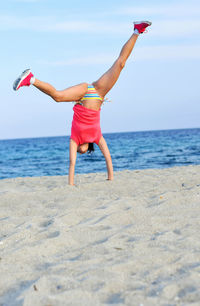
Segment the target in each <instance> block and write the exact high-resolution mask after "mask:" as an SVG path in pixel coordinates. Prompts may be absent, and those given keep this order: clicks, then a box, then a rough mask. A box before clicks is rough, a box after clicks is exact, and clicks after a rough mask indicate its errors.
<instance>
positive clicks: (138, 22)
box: [133, 21, 152, 26]
mask: <svg viewBox="0 0 200 306" xmlns="http://www.w3.org/2000/svg"><path fill="white" fill-rule="evenodd" d="M140 23H147V24H148V25H149V26H150V25H152V22H151V21H135V22H133V24H140Z"/></svg>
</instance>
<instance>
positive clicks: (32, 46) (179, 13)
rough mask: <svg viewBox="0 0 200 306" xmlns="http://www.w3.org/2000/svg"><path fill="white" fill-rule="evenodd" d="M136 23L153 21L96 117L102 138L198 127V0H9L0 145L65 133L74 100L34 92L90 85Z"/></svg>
mask: <svg viewBox="0 0 200 306" xmlns="http://www.w3.org/2000/svg"><path fill="white" fill-rule="evenodd" d="M134 20H151V21H152V22H153V25H152V27H151V28H150V29H149V32H148V33H147V34H144V35H141V37H139V40H138V42H137V45H136V47H135V49H134V51H133V53H132V55H131V57H130V58H129V60H128V62H127V65H126V67H125V68H124V70H123V72H122V74H121V76H120V78H119V80H118V82H117V84H116V85H115V87H114V88H113V89H112V90H111V91H110V93H109V95H108V98H109V99H111V100H112V102H111V103H105V105H104V106H103V107H102V112H101V126H102V132H103V133H106V132H120V131H140V130H155V129H174V128H175V129H176V128H191V127H200V124H199V122H200V121H199V117H200V99H199V98H200V93H199V70H200V2H199V0H198V1H196V0H191V1H184V0H182V1H178V0H177V1H176V0H174V1H170V0H167V1H155V0H153V1H149V0H144V1H134V0H132V1H129V0H127V1H126V0H125V1H121V0H120V1H119V0H111V1H105V0H101V1H96V2H94V1H89V0H85V1H80V0H74V1H66V0H60V1H59V0H58V1H55V0H7V1H4V2H3V3H2V1H1V4H0V35H1V83H0V90H1V111H0V139H7V138H23V137H40V136H59V135H70V129H71V120H72V115H73V112H72V107H73V104H72V103H60V104H58V103H55V102H54V101H53V100H52V99H51V98H49V97H48V96H45V95H44V94H42V93H41V92H39V91H37V90H36V89H35V88H34V87H29V88H22V89H20V90H19V91H18V92H14V91H13V90H12V84H13V81H14V80H15V78H16V77H17V76H18V75H19V74H20V73H21V72H22V71H23V70H24V69H26V68H31V69H32V71H33V73H34V74H35V76H36V77H37V78H39V79H42V80H44V81H47V82H50V83H52V85H54V86H55V87H56V88H58V89H64V88H66V87H68V86H71V85H75V84H77V83H81V82H92V81H94V80H96V79H97V78H98V77H99V76H100V75H101V74H103V73H104V72H105V71H106V70H107V69H108V68H109V67H110V66H111V64H112V63H113V61H114V60H115V58H116V57H117V56H118V54H119V52H120V49H121V47H122V45H123V43H125V41H126V40H127V39H128V38H129V36H130V35H131V33H132V30H133V26H132V22H133V21H134Z"/></svg>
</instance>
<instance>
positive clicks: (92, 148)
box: [87, 142, 94, 154]
mask: <svg viewBox="0 0 200 306" xmlns="http://www.w3.org/2000/svg"><path fill="white" fill-rule="evenodd" d="M92 152H94V144H93V143H91V142H90V143H89V144H88V151H87V153H88V154H90V153H92Z"/></svg>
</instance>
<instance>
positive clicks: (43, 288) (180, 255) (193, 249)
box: [0, 166, 200, 306]
mask: <svg viewBox="0 0 200 306" xmlns="http://www.w3.org/2000/svg"><path fill="white" fill-rule="evenodd" d="M76 184H77V185H76V187H71V186H68V185H67V177H66V176H56V177H55V176H54V177H50V176H49V177H32V178H31V177H27V178H16V179H5V180H0V305H1V306H7V305H9V306H12V305H14V306H19V305H34V306H36V305H37V306H40V305H41V306H54V305H56V306H61V305H62V306H63V305H77V306H78V305H79V306H80V305H81V306H82V305H87V306H90V305H91V306H94V305H95V306H96V305H119V306H120V305H138V306H146V305H147V306H149V305H163V306H164V305H165V306H167V305H168V306H172V305H189V304H192V305H200V304H199V303H200V166H186V167H174V168H168V169H162V170H158V169H155V170H154V169H152V170H136V171H122V172H116V173H115V179H114V181H106V174H105V173H95V174H85V175H77V176H76Z"/></svg>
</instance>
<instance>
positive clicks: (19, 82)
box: [13, 69, 34, 90]
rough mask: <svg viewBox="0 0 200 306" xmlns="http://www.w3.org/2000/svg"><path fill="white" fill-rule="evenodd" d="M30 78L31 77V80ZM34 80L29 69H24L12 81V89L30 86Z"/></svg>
mask: <svg viewBox="0 0 200 306" xmlns="http://www.w3.org/2000/svg"><path fill="white" fill-rule="evenodd" d="M31 78H33V79H32V80H31ZM33 82H34V76H33V74H32V73H31V70H30V69H26V70H25V71H24V72H22V74H21V75H20V76H19V77H18V78H17V79H16V80H15V82H14V83H13V89H14V90H18V89H19V88H20V87H22V86H30V85H31V84H33Z"/></svg>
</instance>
